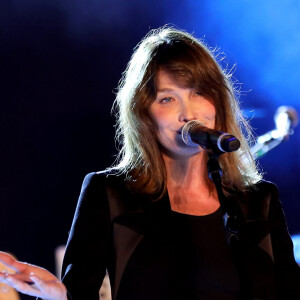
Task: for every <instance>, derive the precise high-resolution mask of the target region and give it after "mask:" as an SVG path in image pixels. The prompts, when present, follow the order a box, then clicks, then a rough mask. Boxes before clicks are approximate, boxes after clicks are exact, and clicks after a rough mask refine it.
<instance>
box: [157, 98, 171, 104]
mask: <svg viewBox="0 0 300 300" xmlns="http://www.w3.org/2000/svg"><path fill="white" fill-rule="evenodd" d="M172 100H173V98H172V97H165V98H163V99H161V100H160V103H169V102H171V101H172Z"/></svg>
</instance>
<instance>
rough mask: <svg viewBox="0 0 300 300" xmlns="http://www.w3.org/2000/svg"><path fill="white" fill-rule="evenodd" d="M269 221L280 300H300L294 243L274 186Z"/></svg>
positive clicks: (299, 273)
mask: <svg viewBox="0 0 300 300" xmlns="http://www.w3.org/2000/svg"><path fill="white" fill-rule="evenodd" d="M269 221H270V226H271V228H270V231H271V240H272V248H273V255H274V263H275V272H276V278H277V288H278V293H279V299H282V300H286V299H289V300H294V299H295V300H296V299H297V300H299V299H300V286H299V285H300V268H299V266H298V264H297V263H296V261H295V258H294V251H293V242H292V240H291V237H290V235H289V232H288V228H287V224H286V221H285V216H284V212H283V209H282V206H281V203H280V201H279V196H278V190H277V187H275V186H274V185H273V188H272V196H271V202H270V210H269Z"/></svg>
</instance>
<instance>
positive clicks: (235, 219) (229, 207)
mask: <svg viewBox="0 0 300 300" xmlns="http://www.w3.org/2000/svg"><path fill="white" fill-rule="evenodd" d="M220 155H221V154H216V153H211V154H210V157H209V160H208V162H207V170H208V176H209V178H210V179H211V180H212V181H213V183H214V185H215V187H216V189H217V193H218V197H219V201H220V204H221V208H222V211H223V213H224V216H223V219H224V227H225V230H226V238H227V242H228V244H229V245H235V244H236V243H238V241H239V229H240V225H241V221H242V216H241V213H240V211H239V208H238V207H237V204H236V203H233V201H230V199H228V198H226V197H225V195H224V193H223V187H222V175H223V172H222V169H221V167H220V165H219V162H218V158H219V156H220Z"/></svg>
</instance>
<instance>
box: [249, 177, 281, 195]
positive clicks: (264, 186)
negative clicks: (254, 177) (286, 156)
mask: <svg viewBox="0 0 300 300" xmlns="http://www.w3.org/2000/svg"><path fill="white" fill-rule="evenodd" d="M251 190H252V193H254V194H262V195H267V194H271V195H277V194H278V187H277V185H276V184H275V183H274V182H272V181H267V180H260V181H259V182H257V183H256V184H255V185H254V186H253V187H252V189H251Z"/></svg>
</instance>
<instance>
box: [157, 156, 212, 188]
mask: <svg viewBox="0 0 300 300" xmlns="http://www.w3.org/2000/svg"><path fill="white" fill-rule="evenodd" d="M163 158H164V162H165V166H166V172H167V185H168V187H177V188H178V187H181V188H184V189H193V188H198V187H199V186H202V185H207V180H206V178H207V166H206V164H207V160H208V157H207V154H206V153H205V152H204V151H202V152H200V153H198V154H197V155H194V156H191V157H188V158H180V159H177V158H172V157H169V156H166V155H163Z"/></svg>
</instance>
